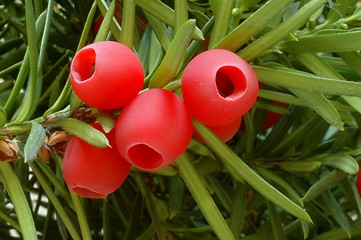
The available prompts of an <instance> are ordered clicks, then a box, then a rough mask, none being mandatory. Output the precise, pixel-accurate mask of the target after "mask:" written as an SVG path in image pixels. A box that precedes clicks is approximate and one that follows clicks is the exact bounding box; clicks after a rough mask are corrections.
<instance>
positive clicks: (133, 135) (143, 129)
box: [115, 88, 193, 170]
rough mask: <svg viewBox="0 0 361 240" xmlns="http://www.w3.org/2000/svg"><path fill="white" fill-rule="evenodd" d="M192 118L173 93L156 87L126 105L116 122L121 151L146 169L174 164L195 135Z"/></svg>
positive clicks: (134, 162)
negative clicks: (193, 134) (193, 133)
mask: <svg viewBox="0 0 361 240" xmlns="http://www.w3.org/2000/svg"><path fill="white" fill-rule="evenodd" d="M192 132H193V127H192V119H191V115H190V114H189V112H188V110H187V109H186V107H185V105H184V104H183V102H182V100H181V99H180V98H179V97H178V96H177V95H176V94H175V93H173V92H170V91H167V90H164V89H159V88H154V89H150V90H147V91H145V92H143V93H141V94H140V95H139V96H138V97H136V98H135V99H134V100H133V101H132V102H130V103H129V104H128V105H126V106H125V107H124V108H123V109H122V111H121V113H120V114H119V117H118V119H117V122H116V125H115V136H116V143H117V147H118V150H119V152H120V153H121V154H122V156H123V157H124V158H125V159H127V160H128V161H129V162H130V163H132V164H133V165H135V166H136V167H138V168H140V169H144V170H155V169H159V168H162V167H164V166H166V165H169V164H171V163H172V162H173V161H175V160H176V159H177V158H178V157H179V156H180V155H181V154H182V153H183V152H184V151H185V150H186V148H187V146H188V144H189V142H190V140H191V138H192Z"/></svg>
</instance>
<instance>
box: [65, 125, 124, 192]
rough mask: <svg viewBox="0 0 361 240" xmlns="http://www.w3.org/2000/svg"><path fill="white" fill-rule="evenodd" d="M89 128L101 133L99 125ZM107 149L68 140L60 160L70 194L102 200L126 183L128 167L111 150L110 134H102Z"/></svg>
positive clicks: (114, 150)
mask: <svg viewBox="0 0 361 240" xmlns="http://www.w3.org/2000/svg"><path fill="white" fill-rule="evenodd" d="M92 126H93V127H94V128H96V129H98V130H100V131H102V132H103V133H104V131H103V129H102V128H101V126H100V124H92ZM105 136H106V137H107V138H108V140H109V143H110V145H111V146H112V148H110V147H106V148H98V147H95V146H92V145H90V144H88V143H86V142H85V141H83V140H81V139H79V138H77V137H72V138H71V140H70V141H69V143H68V145H67V148H66V150H65V153H64V158H63V175H64V180H65V182H66V184H67V185H68V186H69V187H70V188H71V189H72V190H73V192H75V193H77V194H79V195H80V196H83V197H89V198H105V197H106V196H107V195H109V194H111V193H112V192H114V191H115V190H117V189H118V188H119V187H120V185H121V184H122V183H123V182H124V180H125V179H126V177H127V175H128V173H129V171H130V166H131V165H130V164H129V163H128V162H127V161H126V160H125V159H124V158H123V157H122V156H121V155H120V154H119V152H118V151H117V149H116V148H115V139H114V131H110V132H109V133H105Z"/></svg>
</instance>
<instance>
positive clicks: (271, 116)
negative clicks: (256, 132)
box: [260, 101, 287, 132]
mask: <svg viewBox="0 0 361 240" xmlns="http://www.w3.org/2000/svg"><path fill="white" fill-rule="evenodd" d="M272 104H274V105H278V106H281V107H286V106H287V104H286V103H281V102H275V101H272ZM281 117H282V115H281V114H279V113H276V112H267V115H266V117H265V119H264V121H263V124H262V126H261V128H260V132H264V131H266V130H267V129H269V128H271V127H273V126H274V125H276V124H277V122H278V121H279V120H280V118H281Z"/></svg>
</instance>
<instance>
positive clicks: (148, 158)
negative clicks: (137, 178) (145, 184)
mask: <svg viewBox="0 0 361 240" xmlns="http://www.w3.org/2000/svg"><path fill="white" fill-rule="evenodd" d="M128 157H129V158H130V160H131V161H132V162H133V164H134V165H135V166H137V167H139V168H142V169H148V170H152V169H156V168H158V167H159V166H160V165H161V164H162V163H163V157H162V155H160V154H159V152H157V151H156V150H154V148H151V147H149V146H148V145H146V144H136V145H134V146H132V147H131V148H129V150H128Z"/></svg>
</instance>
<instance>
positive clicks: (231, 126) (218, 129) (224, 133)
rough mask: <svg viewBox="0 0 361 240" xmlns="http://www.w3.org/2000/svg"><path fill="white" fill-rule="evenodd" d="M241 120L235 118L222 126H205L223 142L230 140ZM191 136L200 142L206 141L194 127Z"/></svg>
mask: <svg viewBox="0 0 361 240" xmlns="http://www.w3.org/2000/svg"><path fill="white" fill-rule="evenodd" d="M241 122H242V118H239V119H237V120H236V121H233V122H231V123H228V124H227V125H224V126H207V127H208V128H209V129H210V130H212V132H213V133H214V134H216V135H217V137H218V138H219V139H221V140H222V141H223V142H227V141H229V140H231V138H232V137H233V136H234V135H236V133H237V131H238V129H239V127H240V125H241ZM193 137H195V138H196V139H197V140H199V141H200V142H202V143H206V141H205V140H204V139H203V138H202V136H200V135H199V133H198V132H197V131H196V130H195V129H194V132H193Z"/></svg>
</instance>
